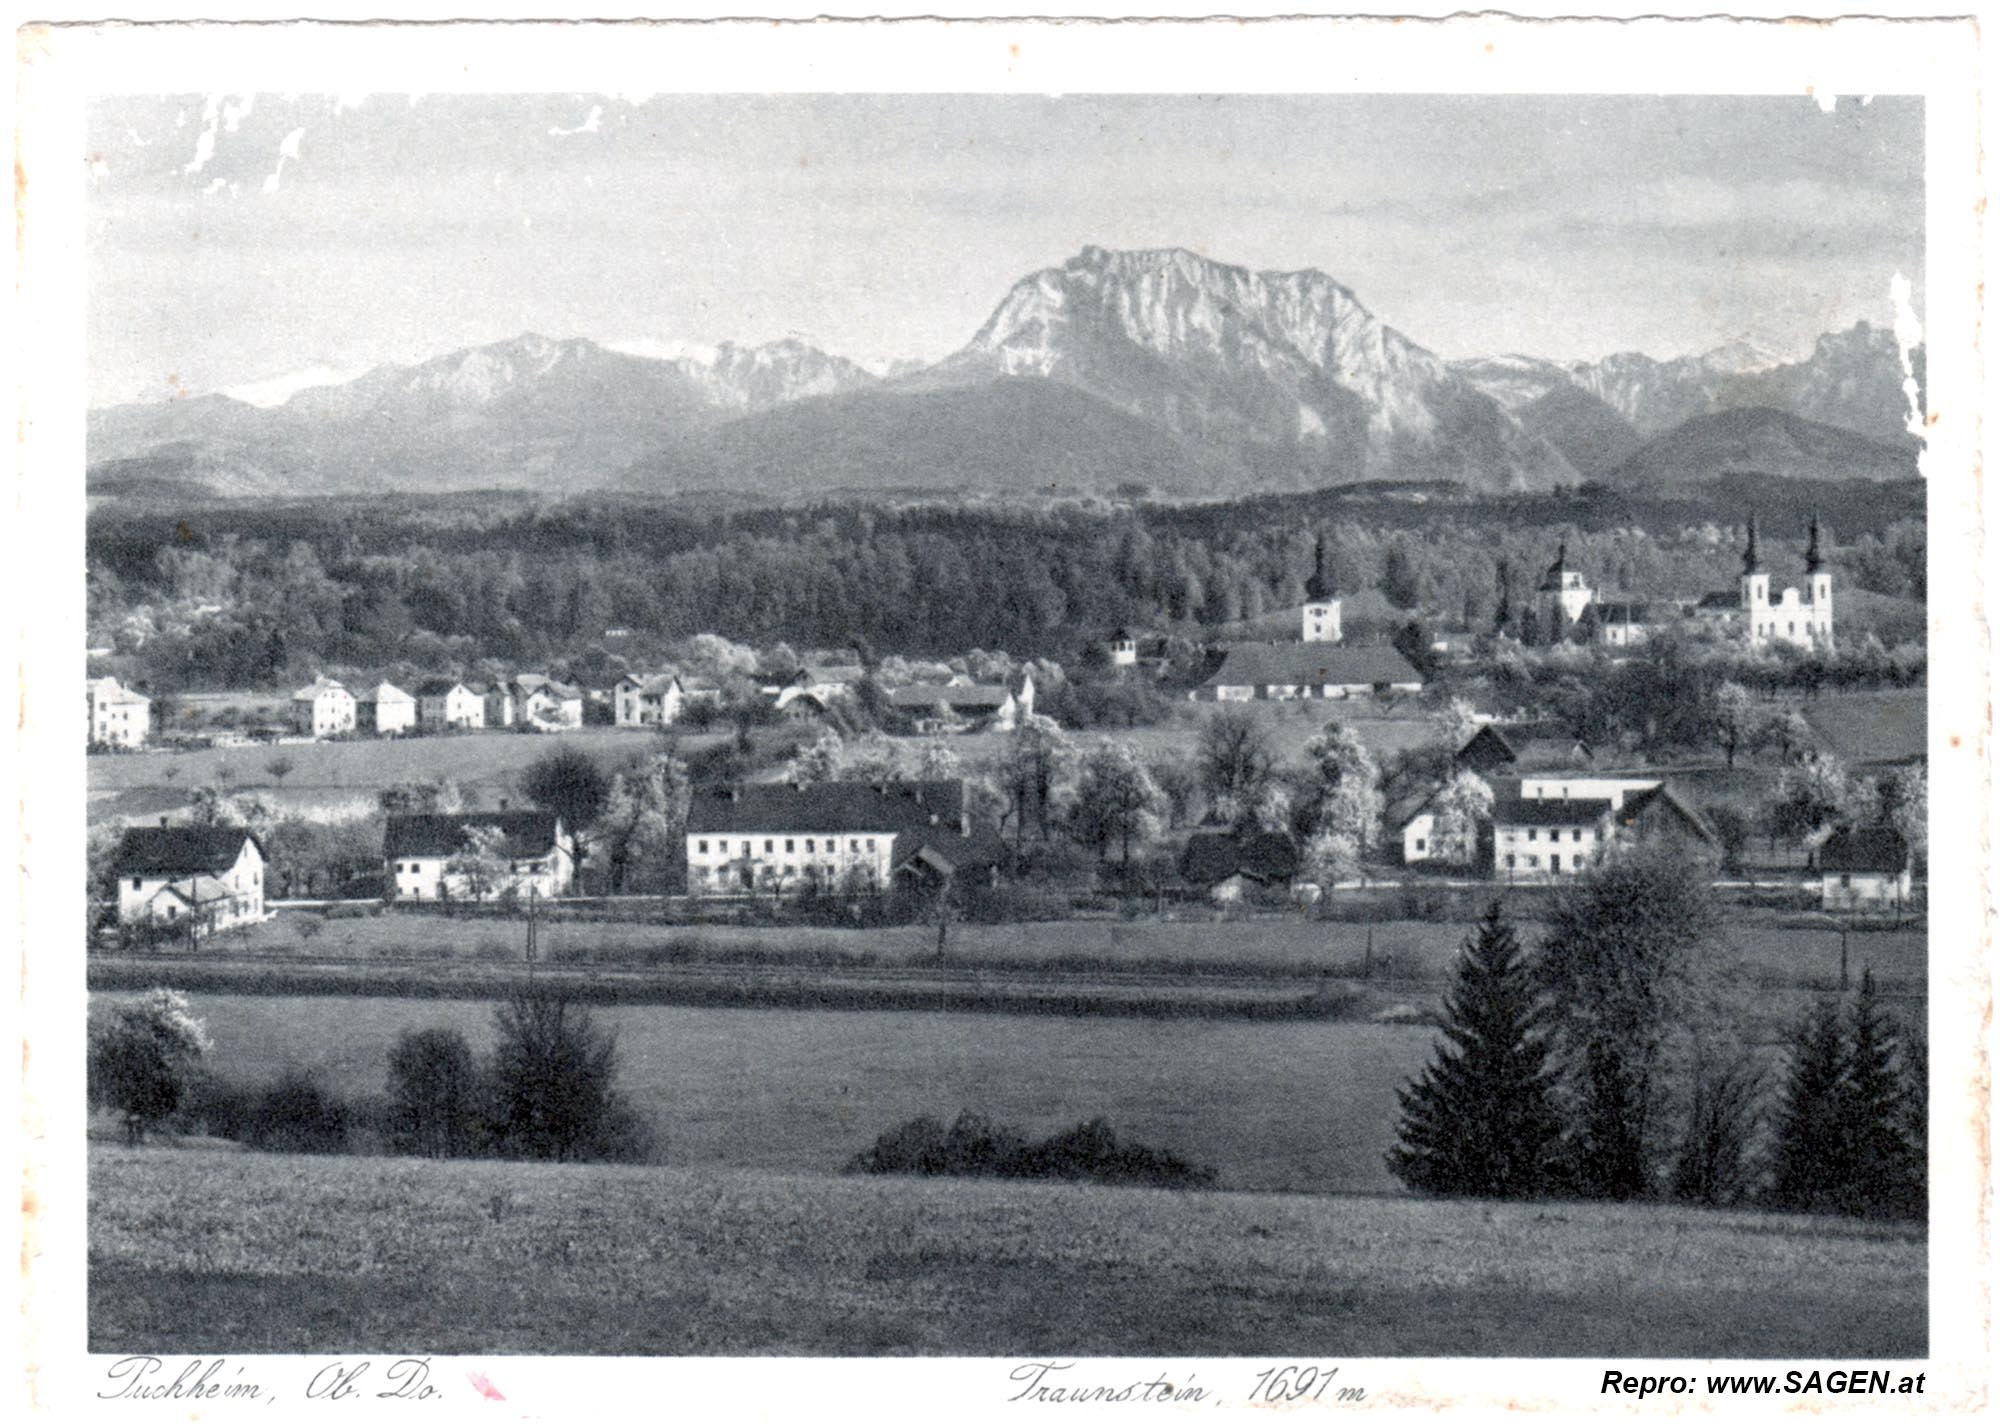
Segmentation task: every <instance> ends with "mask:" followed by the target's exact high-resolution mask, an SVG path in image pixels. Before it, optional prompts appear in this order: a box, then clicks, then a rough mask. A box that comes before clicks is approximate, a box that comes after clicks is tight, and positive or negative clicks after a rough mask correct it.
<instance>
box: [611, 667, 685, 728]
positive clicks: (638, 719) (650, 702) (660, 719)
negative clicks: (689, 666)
mask: <svg viewBox="0 0 2000 1428" xmlns="http://www.w3.org/2000/svg"><path fill="white" fill-rule="evenodd" d="M682 699H683V695H682V691H681V682H680V678H679V677H678V676H677V675H672V674H628V675H626V676H625V677H624V678H623V679H621V680H619V681H618V683H617V684H615V685H613V686H612V689H611V718H612V722H613V723H615V724H617V725H618V727H619V728H621V729H637V728H641V727H643V726H645V725H648V724H672V723H675V722H677V721H678V720H679V719H680V717H681V703H682Z"/></svg>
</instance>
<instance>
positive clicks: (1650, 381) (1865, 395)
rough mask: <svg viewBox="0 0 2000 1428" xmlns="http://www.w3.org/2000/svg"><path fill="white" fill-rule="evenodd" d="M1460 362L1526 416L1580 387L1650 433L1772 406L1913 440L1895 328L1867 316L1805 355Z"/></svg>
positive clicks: (1744, 349) (1748, 350)
mask: <svg viewBox="0 0 2000 1428" xmlns="http://www.w3.org/2000/svg"><path fill="white" fill-rule="evenodd" d="M1922 357H1923V354H1922V352H1921V350H1919V351H1918V352H1917V353H1916V354H1915V359H1914V366H1915V369H1916V379H1917V381H1918V382H1919V384H1920V385H1921V382H1922V378H1923V367H1922ZM1452 367H1453V369H1454V370H1455V371H1457V372H1458V373H1459V374H1460V375H1461V376H1463V377H1464V378H1465V379H1466V380H1468V381H1470V382H1472V383H1473V384H1474V385H1475V386H1477V387H1478V388H1479V389H1480V390H1481V391H1482V392H1485V393H1486V394H1487V395H1488V396H1490V397H1492V398H1493V399H1494V400H1495V401H1496V402H1498V403H1500V405H1501V406H1502V408H1504V409H1505V410H1506V411H1507V412H1508V413H1509V414H1511V415H1514V416H1517V417H1518V416H1519V415H1520V414H1521V412H1522V411H1523V410H1524V409H1525V408H1526V407H1527V406H1528V405H1530V404H1531V403H1533V402H1536V401H1540V400H1542V399H1543V398H1546V397H1547V396H1549V395H1550V394H1551V393H1553V392H1556V391H1559V390H1563V389H1565V388H1571V387H1573V388H1575V389H1576V390H1579V391H1582V392H1584V393H1587V394H1588V395H1590V396H1592V397H1595V398H1597V400H1599V401H1601V402H1603V403H1604V404H1605V405H1606V406H1607V407H1609V408H1610V409H1611V410H1612V411H1613V412H1615V413H1616V414H1617V415H1618V416H1619V417H1620V418H1621V419H1622V420H1623V421H1625V422H1626V423H1628V424H1629V425H1630V426H1631V427H1632V429H1633V431H1635V432H1636V433H1637V434H1638V435H1639V436H1641V437H1654V436H1659V435H1661V434H1662V433H1664V432H1667V431H1670V430H1671V429H1673V428H1674V427H1676V426H1678V425H1680V424H1681V423H1682V422H1685V421H1689V420H1691V419H1693V418H1695V417H1703V416H1710V415H1713V414H1715V413H1717V412H1722V411H1730V410H1734V409H1737V408H1743V407H1770V408H1774V409H1776V410H1780V411H1788V412H1791V413H1793V414H1794V415H1797V416H1802V417H1804V418H1806V419H1807V420H1809V421H1816V422H1822V423H1825V424H1826V425H1829V426H1838V427H1844V428H1846V429H1847V430H1849V431H1853V432H1857V433H1859V434H1860V435H1862V436H1867V437H1872V438H1874V439H1876V440H1878V441H1888V442H1904V443H1905V444H1907V443H1908V441H1909V437H1908V432H1907V429H1906V426H1907V422H1908V412H1909V399H1908V397H1907V396H1906V395H1905V393H1904V382H1905V380H1906V378H1905V375H1904V372H1903V362H1902V355H1901V353H1900V352H1899V351H1898V349H1897V346H1896V339H1895V335H1894V334H1893V333H1891V332H1889V331H1887V330H1885V329H1883V328H1879V327H1873V326H1871V325H1869V324H1868V323H1865V322H1862V323H1857V324H1855V325H1854V326H1853V327H1851V328H1849V329H1848V330H1847V331H1845V332H1831V333H1828V334H1826V335H1825V336H1824V337H1821V338H1820V339H1819V341H1818V343H1817V344H1816V345H1815V346H1814V348H1813V351H1812V354H1811V355H1810V356H1808V357H1806V358H1804V359H1802V360H1800V361H1797V362H1786V361H1784V360H1782V359H1781V358H1778V357H1776V356H1774V355H1773V354H1771V353H1769V352H1768V351H1765V350H1763V349H1760V348H1758V347H1756V346H1754V345H1752V344H1750V343H1746V342H1733V343H1729V344H1727V345H1726V346H1723V347H1718V348H1716V349H1714V350H1713V351H1711V352H1705V353H1702V354H1701V355H1699V356H1694V357H1675V358H1671V359H1668V360H1665V361H1662V360H1659V359H1657V358H1653V357H1648V356H1646V355H1645V354H1644V353H1642V352H1619V353H1614V354H1612V355H1611V356H1609V357H1605V358H1602V359H1600V360H1598V361H1595V362H1554V361H1549V360H1546V359H1543V358H1538V357H1520V356H1512V357H1483V358H1474V359H1471V360H1467V361H1460V362H1454V363H1453V364H1452Z"/></svg>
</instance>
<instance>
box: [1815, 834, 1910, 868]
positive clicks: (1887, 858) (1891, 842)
mask: <svg viewBox="0 0 2000 1428" xmlns="http://www.w3.org/2000/svg"><path fill="white" fill-rule="evenodd" d="M1819 866H1820V871H1822V872H1827V873H1900V872H1902V871H1903V870H1904V869H1905V868H1907V867H1909V866H1910V845H1909V842H1908V841H1907V840H1906V839H1905V838H1904V837H1903V835H1902V834H1901V833H1898V832H1897V831H1896V830H1895V829H1893V828H1887V827H1876V828H1840V829H1836V830H1835V831H1834V834H1833V836H1832V837H1830V838H1828V839H1827V840H1826V842H1824V843H1822V844H1821V845H1820V850H1819Z"/></svg>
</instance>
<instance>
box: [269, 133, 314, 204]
mask: <svg viewBox="0 0 2000 1428" xmlns="http://www.w3.org/2000/svg"><path fill="white" fill-rule="evenodd" d="M305 136H306V131H305V130H304V129H294V130H292V132H291V133H289V134H287V135H285V138H284V142H283V143H281V144H279V145H278V166H277V167H276V168H275V169H273V170H271V176H270V177H269V178H267V179H265V180H264V192H266V193H276V192H277V191H278V180H279V179H280V178H282V177H283V176H284V173H285V160H286V159H290V160H291V161H292V162H293V163H297V162H298V159H299V140H301V139H303V138H305Z"/></svg>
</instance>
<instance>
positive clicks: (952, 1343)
mask: <svg viewBox="0 0 2000 1428" xmlns="http://www.w3.org/2000/svg"><path fill="white" fill-rule="evenodd" d="M89 1184H90V1269H89V1281H88V1287H89V1348H90V1350H91V1351H92V1352H94V1353H133V1352H139V1351H144V1352H149V1353H157V1354H172V1353H185V1354H191V1353H216V1352H225V1351H226V1352H231V1353H314V1354H336V1353H339V1354H358V1353H369V1354H472V1353H480V1354H541V1353H560V1354H636V1355H675V1354H722V1355H741V1354H797V1355H818V1356H829V1355H853V1354H867V1355H913V1354H962V1355H981V1356H1008V1357H1015V1358H1021V1357H1028V1356H1047V1355H1051V1354H1061V1355H1065V1356H1069V1355H1076V1356H1083V1355H1090V1356H1114V1355H1213V1356H1218V1357H1220V1356H1242V1355H1249V1354H1257V1355H1262V1356H1265V1357H1266V1358H1267V1359H1268V1357H1270V1356H1272V1355H1279V1356H1284V1355H1297V1356H1302V1357H1309V1356H1316V1355H1327V1354H1338V1355H1341V1356H1347V1357H1381V1356H1399V1355H1427V1356H1428V1355H1459V1354H1466V1353H1468V1352H1469V1353H1473V1354H1477V1355H1480V1356H1493V1357H1516V1356H1547V1355H1556V1356H1562V1357H1600V1358H1638V1357H1645V1358H1707V1357H1732V1358H1733V1357H1746V1358H1747V1357H1778V1356H1782V1357H1786V1358H1801V1359H1805V1358H1810V1359H1836V1358H1867V1359H1880V1358H1917V1357H1921V1356H1923V1354H1924V1353H1925V1346H1926V1340H1927V1333H1926V1305H1925V1252H1924V1244H1923V1240H1922V1237H1921V1235H1920V1234H1919V1233H1918V1232H1915V1231H1912V1230H1908V1229H1902V1228H1885V1227H1877V1226H1870V1225H1863V1224H1858V1223H1851V1222H1844V1221H1813V1220H1809V1219H1805V1218H1792V1217H1782V1216H1772V1215H1757V1214H1739V1213H1724V1212H1702V1211H1694V1210H1682V1209H1675V1208H1668V1207H1659V1206H1646V1207H1624V1206H1602V1205H1574V1204H1544V1205H1512V1204H1489V1203H1482V1202H1476V1201H1472V1202H1456V1203H1454V1202H1424V1201H1415V1200H1406V1199H1398V1198H1322V1197H1306V1196H1268V1195H1246V1194H1226V1193H1176V1192H1172V1191H1158V1190H1113V1189H1106V1188H1101V1187H1086V1186H1078V1185H1024V1184H1019V1183H1002V1182H988V1181H956V1182H944V1181H922V1180H901V1179H868V1180H863V1179H850V1178H845V1177H793V1176H785V1175H778V1174H772V1173H769V1172H742V1171H720V1170H713V1169H706V1168H678V1167H676V1168H656V1167H616V1168H614V1167H594V1166H591V1167H584V1166H545V1165H544V1166H537V1165H515V1164H505V1163H498V1162H451V1163H441V1162H425V1161H389V1160H367V1159H359V1158H334V1159H314V1160H302V1159H298V1158H294V1157H287V1156H265V1155H256V1154H250V1153H240V1152H229V1151H208V1150H187V1149H178V1150H177V1149H170V1148H166V1147H146V1148H142V1149H138V1150H128V1149H125V1148H122V1147H114V1146H96V1147H93V1148H92V1151H91V1156H90V1180H89ZM1247 1386H1248V1381H1247V1378H1246V1383H1245V1388H1247Z"/></svg>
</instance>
